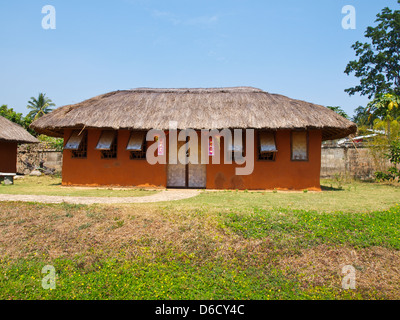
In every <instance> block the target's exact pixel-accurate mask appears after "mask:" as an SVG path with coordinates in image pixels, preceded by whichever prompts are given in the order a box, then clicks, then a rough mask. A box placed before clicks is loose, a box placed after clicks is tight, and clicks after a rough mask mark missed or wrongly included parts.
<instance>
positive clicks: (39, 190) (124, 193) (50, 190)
mask: <svg viewBox="0 0 400 320" xmlns="http://www.w3.org/2000/svg"><path fill="white" fill-rule="evenodd" d="M157 192H158V191H156V190H145V189H140V188H106V187H104V188H96V187H88V188H82V187H67V186H61V178H60V177H53V176H40V177H31V176H25V177H24V178H23V179H17V180H15V181H14V185H7V186H6V185H4V184H0V194H28V195H48V196H77V197H141V196H148V195H152V194H155V193H157Z"/></svg>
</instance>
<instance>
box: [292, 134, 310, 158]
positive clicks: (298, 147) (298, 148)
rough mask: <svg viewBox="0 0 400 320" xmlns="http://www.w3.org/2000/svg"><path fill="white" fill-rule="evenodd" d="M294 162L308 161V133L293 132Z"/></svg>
mask: <svg viewBox="0 0 400 320" xmlns="http://www.w3.org/2000/svg"><path fill="white" fill-rule="evenodd" d="M291 149H292V161H308V132H307V131H292V137H291Z"/></svg>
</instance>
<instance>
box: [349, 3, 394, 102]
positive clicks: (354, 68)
mask: <svg viewBox="0 0 400 320" xmlns="http://www.w3.org/2000/svg"><path fill="white" fill-rule="evenodd" d="M398 3H399V4H400V0H398ZM375 22H376V23H378V25H377V26H376V27H368V28H367V30H366V32H365V37H366V38H368V39H370V42H365V43H361V42H359V41H357V42H356V43H355V44H353V46H352V48H353V49H354V50H355V52H356V56H357V57H358V60H354V61H350V62H349V63H348V65H347V67H346V70H345V71H344V72H345V73H346V74H347V75H350V74H351V73H354V75H355V76H356V77H357V78H359V79H360V84H359V85H357V86H355V87H353V88H349V89H346V90H345V91H346V92H347V93H349V95H354V94H355V93H359V94H361V95H366V96H368V98H369V99H371V98H372V97H374V96H377V95H379V94H384V93H393V94H397V95H399V94H400V37H399V34H400V10H395V11H392V10H391V9H389V8H387V7H386V8H384V9H383V10H382V11H381V13H379V14H378V15H377V19H376V20H375Z"/></svg>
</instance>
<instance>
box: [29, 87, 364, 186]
mask: <svg viewBox="0 0 400 320" xmlns="http://www.w3.org/2000/svg"><path fill="white" fill-rule="evenodd" d="M171 121H175V122H176V130H177V132H180V131H181V130H186V129H193V130H196V132H197V134H198V136H199V138H200V137H201V135H202V132H201V130H204V129H206V130H222V129H228V130H232V132H233V130H235V129H252V130H254V139H253V141H252V142H251V144H252V147H253V153H252V155H253V157H254V168H253V170H252V172H251V174H248V175H237V174H236V169H237V167H240V166H243V165H240V164H238V163H235V162H233V163H229V162H226V161H225V159H223V157H221V158H222V159H221V161H220V163H213V156H214V149H215V148H218V149H219V150H230V151H228V152H233V153H235V154H236V153H238V152H239V153H241V155H242V156H250V154H248V151H246V150H248V148H246V144H248V143H249V142H248V141H247V139H246V138H245V137H244V138H243V144H241V145H237V143H236V142H235V145H233V143H232V142H228V143H229V145H227V143H226V142H225V138H223V137H222V138H221V137H217V139H213V138H210V140H209V145H208V148H209V150H210V151H209V152H210V153H209V154H208V156H209V163H208V164H192V163H189V164H182V163H177V164H175V163H168V159H169V158H168V155H169V153H171V152H176V148H177V147H178V148H179V147H181V146H182V144H185V142H184V141H183V142H182V141H180V142H178V146H176V145H173V146H170V145H169V139H168V135H169V133H170V122H171ZM31 128H33V129H34V130H35V131H37V132H39V133H42V134H46V135H49V136H53V137H63V138H64V146H65V147H64V155H63V170H62V183H63V185H92V186H99V185H110V186H111V185H114V186H157V187H168V188H173V187H175V188H207V189H249V190H257V189H275V188H277V189H294V190H302V189H309V190H320V167H321V144H322V141H324V140H333V139H339V138H343V137H346V136H348V135H349V134H352V133H355V132H356V129H357V128H356V125H355V124H354V123H352V122H351V121H349V120H347V119H345V118H343V117H341V116H340V115H338V114H336V113H335V112H333V111H332V110H330V109H328V108H325V107H323V106H320V105H315V104H312V103H309V102H304V101H299V100H294V99H290V98H288V97H285V96H282V95H278V94H270V93H267V92H264V91H262V90H260V89H256V88H252V87H233V88H209V89H206V88H204V89H151V88H138V89H133V90H123V91H115V92H110V93H107V94H104V95H100V96H97V97H94V98H92V99H89V100H85V101H83V102H81V103H77V104H74V105H67V106H64V107H61V108H58V109H56V110H54V111H52V112H51V113H49V114H47V115H45V116H43V117H41V118H39V119H38V120H36V121H35V122H33V123H32V125H31ZM152 129H158V130H162V132H163V133H164V134H165V137H167V138H166V139H164V138H163V139H159V140H152V141H146V135H147V133H148V132H149V130H152ZM246 134H247V133H246ZM198 140H199V142H198V144H199V145H198V150H195V149H194V148H190V149H188V150H187V152H188V153H199V152H200V151H201V150H202V149H201V148H202V146H200V140H201V139H198ZM227 141H228V140H227ZM154 143H157V151H156V153H159V154H161V155H165V156H166V159H167V163H163V164H162V163H157V164H150V163H149V162H148V161H147V160H146V151H147V150H148V149H149V148H151V147H152V145H153V144H154ZM226 147H227V149H225V148H226ZM247 147H248V146H247ZM199 150H200V151H199ZM246 153H247V154H246ZM221 154H222V153H221Z"/></svg>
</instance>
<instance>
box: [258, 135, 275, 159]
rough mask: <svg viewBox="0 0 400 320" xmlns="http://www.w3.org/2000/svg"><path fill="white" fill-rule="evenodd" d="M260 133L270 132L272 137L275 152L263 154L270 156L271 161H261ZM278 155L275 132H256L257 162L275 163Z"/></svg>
mask: <svg viewBox="0 0 400 320" xmlns="http://www.w3.org/2000/svg"><path fill="white" fill-rule="evenodd" d="M262 132H270V133H272V135H273V136H274V143H275V148H276V151H270V152H265V153H266V154H271V155H272V159H261V158H260V157H261V154H262V153H261V137H260V135H261V133H262ZM277 153H278V145H277V143H276V131H272V130H258V132H257V161H263V162H275V161H276V154H277Z"/></svg>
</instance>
